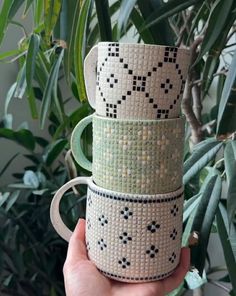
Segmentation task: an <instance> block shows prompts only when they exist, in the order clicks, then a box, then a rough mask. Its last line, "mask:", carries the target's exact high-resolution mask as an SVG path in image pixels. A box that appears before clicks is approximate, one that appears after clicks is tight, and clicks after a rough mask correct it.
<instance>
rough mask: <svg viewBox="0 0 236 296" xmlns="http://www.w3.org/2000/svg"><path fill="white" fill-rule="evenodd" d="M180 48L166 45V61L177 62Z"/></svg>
mask: <svg viewBox="0 0 236 296" xmlns="http://www.w3.org/2000/svg"><path fill="white" fill-rule="evenodd" d="M177 51H178V48H174V47H169V46H166V48H165V53H164V62H166V63H176V57H177Z"/></svg>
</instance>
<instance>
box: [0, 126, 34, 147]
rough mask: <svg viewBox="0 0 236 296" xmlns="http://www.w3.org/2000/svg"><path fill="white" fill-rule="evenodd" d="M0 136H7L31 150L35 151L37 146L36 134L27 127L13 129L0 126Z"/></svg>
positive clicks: (6, 137)
mask: <svg viewBox="0 0 236 296" xmlns="http://www.w3.org/2000/svg"><path fill="white" fill-rule="evenodd" d="M0 138H5V139H8V140H12V141H14V142H17V143H18V144H20V145H21V146H23V147H25V148H26V149H29V150H30V151H33V150H34V148H35V139H34V136H33V135H32V133H31V132H30V131H29V130H26V129H21V130H19V131H13V130H12V129H7V128H0Z"/></svg>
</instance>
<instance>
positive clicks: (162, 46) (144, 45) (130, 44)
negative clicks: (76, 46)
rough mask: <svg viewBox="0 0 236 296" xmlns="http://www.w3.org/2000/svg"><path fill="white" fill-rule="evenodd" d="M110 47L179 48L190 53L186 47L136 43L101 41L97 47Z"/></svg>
mask: <svg viewBox="0 0 236 296" xmlns="http://www.w3.org/2000/svg"><path fill="white" fill-rule="evenodd" d="M99 44H101V45H108V44H119V45H122V46H137V47H144V48H145V47H150V48H152V47H153V48H162V49H164V48H166V47H169V48H177V49H178V50H181V51H185V52H186V53H190V48H185V47H178V46H173V45H161V44H149V43H135V42H114V41H112V42H108V41H101V42H98V43H97V45H98V46H99Z"/></svg>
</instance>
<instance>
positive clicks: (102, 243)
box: [98, 238, 107, 251]
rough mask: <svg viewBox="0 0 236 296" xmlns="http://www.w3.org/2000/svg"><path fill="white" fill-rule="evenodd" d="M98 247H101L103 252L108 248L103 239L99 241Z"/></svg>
mask: <svg viewBox="0 0 236 296" xmlns="http://www.w3.org/2000/svg"><path fill="white" fill-rule="evenodd" d="M98 245H99V247H100V250H101V251H103V250H104V249H105V248H106V247H107V245H106V244H105V242H104V240H103V238H101V239H100V240H99V241H98Z"/></svg>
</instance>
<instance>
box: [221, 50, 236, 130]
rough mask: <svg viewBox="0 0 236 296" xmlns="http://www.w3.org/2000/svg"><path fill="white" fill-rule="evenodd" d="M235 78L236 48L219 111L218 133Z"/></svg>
mask: <svg viewBox="0 0 236 296" xmlns="http://www.w3.org/2000/svg"><path fill="white" fill-rule="evenodd" d="M235 79H236V50H235V52H234V56H233V58H232V61H231V64H230V67H229V72H228V74H227V77H226V80H225V84H224V88H223V91H222V95H221V99H220V104H219V111H218V117H217V133H218V132H219V128H220V125H221V121H222V118H223V115H224V112H225V111H226V107H227V103H228V100H229V97H230V93H231V91H232V87H233V85H234V82H235Z"/></svg>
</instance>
